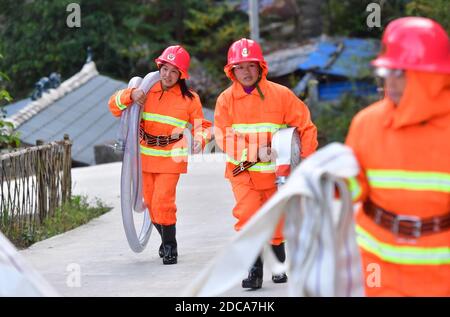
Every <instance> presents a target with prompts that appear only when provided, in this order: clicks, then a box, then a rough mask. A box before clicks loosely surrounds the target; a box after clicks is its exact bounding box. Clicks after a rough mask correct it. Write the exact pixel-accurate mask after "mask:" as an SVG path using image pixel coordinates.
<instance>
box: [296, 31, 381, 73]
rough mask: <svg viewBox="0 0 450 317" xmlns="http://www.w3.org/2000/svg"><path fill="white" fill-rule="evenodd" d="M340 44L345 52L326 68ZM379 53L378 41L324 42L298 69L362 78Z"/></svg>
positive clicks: (344, 40) (346, 39) (347, 40)
mask: <svg viewBox="0 0 450 317" xmlns="http://www.w3.org/2000/svg"><path fill="white" fill-rule="evenodd" d="M339 43H343V45H344V47H343V50H342V51H341V53H340V54H339V56H338V57H337V59H336V60H335V61H334V63H333V64H332V65H331V66H330V67H328V68H326V65H327V63H328V62H329V61H330V59H331V58H332V57H333V54H336V53H337V51H338V45H339ZM378 51H379V42H378V41H377V40H371V39H356V38H352V39H350V38H345V39H342V40H340V41H339V40H338V41H336V40H334V41H331V40H327V41H322V42H320V43H319V44H318V45H317V49H316V50H315V51H314V52H313V53H311V54H310V55H309V56H308V58H307V59H306V61H304V62H302V63H301V64H300V65H299V66H298V68H299V69H300V70H303V71H314V72H316V73H320V74H328V75H335V76H343V77H354V78H360V77H364V76H365V75H366V74H367V73H368V72H369V71H370V64H369V62H370V60H371V59H372V58H373V57H375V56H376V55H377V53H378Z"/></svg>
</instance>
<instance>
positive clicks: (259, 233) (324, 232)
mask: <svg viewBox="0 0 450 317" xmlns="http://www.w3.org/2000/svg"><path fill="white" fill-rule="evenodd" d="M358 171H359V166H358V163H357V161H356V159H355V157H354V155H353V152H352V150H351V149H350V148H349V147H347V146H345V145H342V144H339V143H332V144H330V145H328V146H326V147H324V148H323V149H321V150H319V151H317V152H316V153H314V154H312V155H311V156H310V157H308V158H307V159H305V160H304V161H303V162H302V163H301V164H300V165H299V166H298V167H297V168H296V169H295V170H294V171H293V172H292V174H291V176H290V177H289V178H288V180H287V182H286V184H284V185H283V186H281V188H280V189H279V190H278V191H277V193H276V194H275V195H274V196H273V197H272V198H271V199H270V200H269V201H268V202H267V203H266V204H265V205H264V206H263V207H262V208H261V209H260V210H259V211H258V212H257V213H256V214H255V215H254V216H253V217H252V218H251V219H250V221H249V222H248V223H247V224H246V225H245V226H244V228H243V230H242V231H240V232H238V234H237V235H236V236H235V237H234V239H233V240H232V242H231V243H230V244H229V245H228V246H227V247H225V248H224V249H222V251H221V253H220V254H219V255H218V256H216V257H215V258H214V259H213V261H212V262H211V263H210V264H209V265H208V266H207V267H206V268H205V269H204V270H203V271H202V272H201V274H200V275H199V276H198V277H197V278H196V279H195V280H194V281H193V282H192V283H191V284H190V285H189V286H188V287H187V289H186V290H185V292H184V296H217V295H220V294H223V293H224V292H226V291H227V290H229V289H231V288H232V287H234V286H235V285H236V284H238V283H239V282H240V281H241V279H242V278H243V277H244V276H245V273H246V272H247V270H248V269H249V268H250V266H251V265H252V264H253V262H254V261H255V259H256V257H257V256H258V255H259V254H260V252H261V250H263V249H264V247H265V246H268V243H269V242H270V240H271V238H272V234H273V232H274V230H275V227H276V225H277V224H278V221H279V219H280V217H282V216H285V217H286V218H285V219H286V220H285V228H284V235H285V238H286V241H287V242H286V244H287V247H288V250H287V251H288V252H287V254H288V256H287V258H286V267H285V269H287V271H288V272H287V274H288V276H289V282H288V293H289V295H290V296H363V274H362V266H361V259H360V254H359V249H358V246H357V244H356V234H355V228H354V222H353V209H352V203H351V198H350V193H349V191H348V189H347V185H346V182H345V181H344V179H345V178H348V177H352V176H356V175H357V174H358ZM336 186H337V188H338V190H339V192H340V200H341V208H340V210H339V209H338V208H336V207H337V204H336V201H335V187H336ZM270 249H271V248H267V247H266V250H270ZM269 252H271V251H269ZM266 253H267V252H266ZM269 254H271V253H269ZM266 255H267V254H264V256H266ZM271 256H272V257H274V255H273V254H271ZM269 258H270V256H269ZM268 262H269V263H268ZM266 263H267V264H269V265H270V261H266ZM271 269H272V268H271ZM269 283H271V282H269ZM263 287H264V285H263Z"/></svg>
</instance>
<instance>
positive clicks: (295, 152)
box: [272, 128, 301, 186]
mask: <svg viewBox="0 0 450 317" xmlns="http://www.w3.org/2000/svg"><path fill="white" fill-rule="evenodd" d="M272 149H273V150H274V151H275V152H276V153H277V157H276V160H275V166H276V169H275V175H276V177H277V180H276V183H277V185H278V186H281V185H283V184H285V183H286V180H287V178H288V176H289V174H290V173H291V171H293V170H294V169H295V168H296V167H297V165H298V164H300V150H301V146H300V137H299V135H298V132H297V128H286V129H280V130H278V131H277V132H275V133H274V135H273V137H272Z"/></svg>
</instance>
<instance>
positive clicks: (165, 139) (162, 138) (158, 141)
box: [139, 127, 183, 147]
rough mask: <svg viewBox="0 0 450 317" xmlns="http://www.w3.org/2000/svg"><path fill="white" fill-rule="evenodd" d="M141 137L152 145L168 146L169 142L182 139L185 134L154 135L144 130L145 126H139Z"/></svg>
mask: <svg viewBox="0 0 450 317" xmlns="http://www.w3.org/2000/svg"><path fill="white" fill-rule="evenodd" d="M139 138H140V139H141V140H143V141H144V142H145V143H146V144H147V145H150V146H161V147H164V146H167V145H169V144H172V143H175V142H178V141H180V140H181V139H182V138H183V134H172V135H152V134H149V133H147V132H145V131H144V128H142V127H140V128H139Z"/></svg>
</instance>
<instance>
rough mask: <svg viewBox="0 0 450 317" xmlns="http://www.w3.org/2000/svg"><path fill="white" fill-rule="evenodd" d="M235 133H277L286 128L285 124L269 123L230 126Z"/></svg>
mask: <svg viewBox="0 0 450 317" xmlns="http://www.w3.org/2000/svg"><path fill="white" fill-rule="evenodd" d="M231 127H232V128H233V130H234V131H235V132H239V133H263V132H271V133H274V132H277V131H278V130H280V129H281V128H287V125H286V124H276V123H270V122H264V123H246V124H244V123H242V124H233V125H231Z"/></svg>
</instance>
